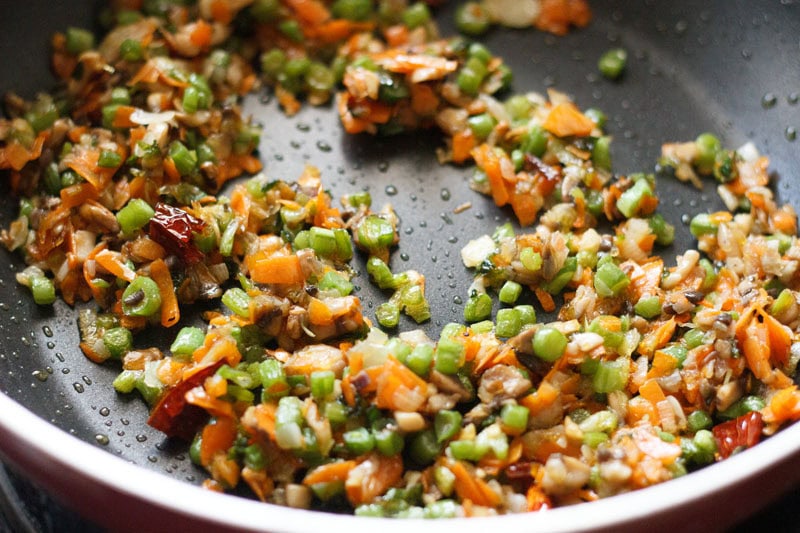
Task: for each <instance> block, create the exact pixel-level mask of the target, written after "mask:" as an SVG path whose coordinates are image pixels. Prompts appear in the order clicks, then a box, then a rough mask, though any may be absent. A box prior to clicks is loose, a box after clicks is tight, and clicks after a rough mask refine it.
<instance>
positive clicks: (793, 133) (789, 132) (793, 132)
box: [783, 126, 797, 141]
mask: <svg viewBox="0 0 800 533" xmlns="http://www.w3.org/2000/svg"><path fill="white" fill-rule="evenodd" d="M783 134H784V135H785V136H786V140H787V141H793V140H795V139H797V129H795V127H794V126H789V127H787V128H786V131H784V132H783Z"/></svg>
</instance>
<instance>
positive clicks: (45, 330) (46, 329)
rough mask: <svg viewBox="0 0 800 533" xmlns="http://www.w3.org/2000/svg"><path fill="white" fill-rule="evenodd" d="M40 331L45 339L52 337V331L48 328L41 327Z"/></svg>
mask: <svg viewBox="0 0 800 533" xmlns="http://www.w3.org/2000/svg"><path fill="white" fill-rule="evenodd" d="M42 331H43V332H44V335H45V337H52V336H53V330H52V329H50V326H42Z"/></svg>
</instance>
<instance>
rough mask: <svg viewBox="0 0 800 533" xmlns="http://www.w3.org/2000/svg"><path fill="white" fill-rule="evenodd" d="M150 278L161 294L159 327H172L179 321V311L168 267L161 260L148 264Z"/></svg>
mask: <svg viewBox="0 0 800 533" xmlns="http://www.w3.org/2000/svg"><path fill="white" fill-rule="evenodd" d="M150 276H151V277H152V278H153V281H155V282H156V285H158V291H159V293H161V325H162V326H164V327H165V328H169V327H172V326H174V325H175V324H177V323H178V321H179V320H180V319H181V310H180V307H179V306H178V298H177V297H176V296H175V287H174V286H173V284H172V275H171V274H170V271H169V267H168V266H167V264H166V263H165V262H164V261H163V260H162V259H156V260H155V261H153V262H152V263H150Z"/></svg>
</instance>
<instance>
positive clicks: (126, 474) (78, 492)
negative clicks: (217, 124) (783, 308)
mask: <svg viewBox="0 0 800 533" xmlns="http://www.w3.org/2000/svg"><path fill="white" fill-rule="evenodd" d="M455 3H456V2H450V4H451V5H447V6H445V7H444V8H442V9H440V10H439V11H438V12H437V13H438V14H437V18H438V19H439V20H440V21H441V25H442V27H443V31H444V33H445V34H452V33H453V30H452V24H451V21H452V19H453V10H454V7H455V6H454V4H455ZM9 4H10V5H9ZM591 5H592V7H593V10H594V19H593V21H592V23H591V25H590V26H589V27H587V28H585V29H582V30H576V31H574V32H572V33H571V34H569V35H568V36H566V37H560V38H556V37H553V36H550V35H547V34H543V33H539V32H535V31H533V30H526V31H518V30H503V29H494V30H492V32H491V33H490V34H489V35H488V36H487V37H486V38H485V39H484V41H485V42H486V43H487V44H488V45H489V47H490V49H492V50H493V51H495V52H496V53H498V54H500V55H502V56H503V58H504V59H505V60H506V61H507V62H508V63H509V64H510V65H511V67H512V68H513V70H514V73H515V83H514V86H515V91H517V92H521V91H528V90H533V91H538V92H543V91H544V90H546V89H547V88H548V87H551V86H554V87H557V88H559V89H560V90H563V91H566V92H568V93H569V94H570V95H572V96H573V98H574V99H575V101H576V102H577V103H578V104H579V105H580V106H581V107H582V108H586V107H599V108H601V109H603V110H604V111H605V112H606V114H607V115H608V116H609V118H610V120H609V125H608V128H607V129H608V131H609V132H610V133H611V134H612V135H613V136H614V137H615V141H614V144H613V147H612V155H613V158H614V168H615V170H616V171H617V172H621V173H628V172H635V171H642V170H645V171H649V170H651V169H652V167H653V163H654V161H656V159H657V157H658V154H659V153H660V145H661V144H662V143H663V142H666V141H675V140H688V139H693V138H694V137H695V136H696V135H697V134H698V133H699V132H702V131H712V132H715V133H717V134H718V135H719V136H720V138H721V139H722V142H723V145H725V146H729V147H737V146H740V145H741V144H743V143H745V142H748V141H752V142H753V143H754V144H755V145H756V146H757V147H758V148H759V149H760V150H761V151H762V153H764V154H766V155H768V156H769V157H770V160H771V167H770V168H771V170H772V171H773V172H774V173H775V174H776V176H775V178H776V180H775V189H776V191H777V193H778V196H779V199H780V200H781V201H783V202H789V203H792V204H793V205H796V206H800V187H798V184H797V182H796V180H797V177H796V172H797V168H798V157H797V148H798V146H800V141H798V142H793V136H792V135H791V131H792V130H791V129H787V128H792V127H794V128H800V104H798V102H797V91H800V47H799V46H798V36H800V6H798V5H796V4H795V2H794V1H793V0H782V1H780V2H778V1H775V0H773V1H770V2H766V1H764V2H758V3H757V7H756V4H755V3H754V2H751V1H748V0H737V1H731V0H719V1H714V2H690V1H687V2H659V1H654V0H649V1H648V0H645V1H640V2H625V3H624V6H623V3H620V2H615V1H613V0H594V1H592V2H591ZM94 7H96V6H95V2H92V1H89V0H82V1H78V0H75V1H72V2H49V1H47V0H27V1H24V2H13V3H8V2H6V3H4V5H3V15H2V17H0V35H2V36H3V37H2V39H0V91H2V92H5V91H8V90H14V91H16V92H18V93H20V94H22V95H24V96H28V97H30V96H32V95H33V94H34V93H35V92H36V91H37V90H41V89H47V88H48V87H50V86H51V84H52V80H51V78H50V76H49V74H48V42H49V37H50V35H51V34H52V33H53V32H54V31H57V30H63V29H64V28H65V27H67V26H69V25H77V26H84V27H91V26H92V21H93V13H95V12H96V10H95V9H93V8H94ZM618 46H623V47H625V48H626V49H627V50H628V51H629V53H630V54H629V61H628V66H627V70H626V72H625V74H624V76H623V78H622V79H621V80H619V81H618V82H610V81H608V80H605V79H604V78H602V77H601V76H599V74H598V72H597V67H596V62H597V58H598V57H599V55H600V54H601V53H602V52H603V51H605V50H606V49H608V48H611V47H618ZM245 110H246V112H248V113H252V114H253V115H254V116H255V117H256V118H257V119H258V120H260V121H261V122H263V123H264V125H265V130H264V135H263V137H262V140H261V146H260V153H261V156H262V160H263V161H264V162H265V167H266V172H267V173H268V174H269V175H270V176H271V177H274V178H284V179H294V178H295V177H297V176H298V175H299V174H300V172H301V171H302V168H303V166H304V165H305V164H306V163H309V162H310V163H313V164H315V165H316V166H318V167H319V168H320V169H321V170H322V174H323V179H324V182H325V183H326V185H327V186H328V187H329V188H330V189H331V190H333V191H334V193H335V194H337V195H338V194H342V193H346V192H352V191H357V190H362V189H366V190H369V191H370V193H371V194H372V197H373V202H374V203H375V204H376V205H378V206H380V205H382V204H384V203H391V204H392V205H393V206H394V207H395V209H396V211H397V212H398V214H399V215H400V217H401V228H400V231H401V242H400V246H399V249H398V250H396V251H395V252H394V253H393V256H392V260H391V261H392V267H393V269H395V270H400V269H409V268H413V269H417V270H419V271H420V272H423V273H424V274H425V275H426V276H427V280H428V281H427V293H428V298H429V301H430V304H431V306H432V309H433V316H434V318H433V319H432V320H431V321H430V322H429V323H428V324H425V325H423V326H422V327H423V328H424V329H426V330H427V331H428V333H429V334H435V333H436V332H437V331H438V329H439V328H441V326H442V325H443V324H444V323H446V322H449V321H459V320H460V319H461V317H462V311H463V304H462V303H461V302H462V301H463V300H464V299H466V296H467V295H466V290H467V287H468V286H469V284H470V282H471V274H470V273H469V272H467V271H466V269H465V268H464V267H463V266H462V265H461V263H460V256H459V250H460V248H461V247H462V246H463V245H464V244H466V242H467V241H468V240H469V239H472V238H475V237H477V236H480V235H482V234H485V233H490V232H491V231H492V230H493V229H494V227H495V226H497V225H498V224H500V223H504V222H506V221H508V220H510V219H511V218H512V217H511V215H510V212H508V211H503V210H499V209H497V208H496V207H495V206H494V205H493V204H492V202H491V200H490V199H488V198H484V197H481V196H479V195H477V194H476V193H473V192H472V191H470V190H469V189H468V187H467V181H468V179H469V176H470V170H469V169H468V168H460V167H456V166H440V165H439V164H438V163H437V162H436V160H435V157H434V147H435V146H437V145H438V144H440V143H441V140H440V139H439V137H438V136H437V135H436V134H435V133H433V132H422V133H418V134H414V135H406V136H399V137H392V138H385V139H381V138H370V137H363V136H358V137H349V136H345V135H344V134H343V133H342V132H341V130H340V128H339V125H338V121H337V119H336V117H335V114H334V113H333V112H332V110H331V109H329V108H323V109H314V108H310V107H306V108H304V109H303V111H302V112H301V113H299V114H298V115H297V116H296V117H294V118H292V119H288V118H286V117H285V116H284V115H282V114H281V113H280V112H279V110H278V109H277V107H276V105H275V103H274V102H272V101H270V99H269V97H268V95H265V94H262V95H253V96H251V97H248V99H247V100H246V102H245ZM3 192H4V193H5V194H2V195H0V196H2V197H1V198H0V218H2V223H3V225H6V224H8V222H9V221H10V220H11V218H12V217H13V216H14V214H15V213H16V201H17V200H16V199H14V198H12V197H10V195H9V194H8V193H7V190H6V189H4V190H3ZM658 194H659V196H660V197H661V198H662V202H661V206H660V210H661V212H662V213H663V214H664V216H665V217H666V218H667V219H668V220H670V221H671V222H672V223H674V224H675V225H676V226H677V232H676V239H675V242H676V244H675V249H674V250H667V252H666V255H667V256H670V255H672V256H674V254H675V253H677V252H679V251H680V249H682V248H686V247H688V246H692V243H693V241H692V238H691V236H690V234H689V232H688V226H687V224H686V222H685V221H686V220H688V217H691V216H693V215H694V214H696V213H698V212H701V211H707V210H716V209H719V208H721V204H720V203H719V201H718V199H717V197H716V193H715V192H714V187H713V185H712V184H711V183H706V185H705V188H704V189H703V190H702V191H698V190H696V189H693V188H691V187H690V186H687V185H684V184H680V183H677V182H675V181H670V180H661V181H659V183H658ZM467 202H469V203H470V205H471V207H470V208H469V209H467V210H465V211H463V212H460V213H458V214H456V213H455V212H454V208H455V207H456V206H460V205H462V204H465V203H467ZM0 254H2V260H0V391H2V393H3V394H0V455H1V456H2V458H3V459H4V460H5V461H8V462H10V463H11V464H12V465H14V466H15V468H17V469H18V470H20V471H22V472H24V473H25V474H26V475H27V476H29V477H30V478H31V479H32V480H33V481H34V482H35V483H37V484H39V485H40V486H42V487H44V488H45V489H46V490H48V491H49V492H50V493H52V494H53V495H54V496H55V497H56V498H57V499H58V500H59V501H61V502H64V503H66V504H67V505H69V506H70V507H72V508H75V509H77V510H78V511H79V512H80V513H82V514H83V515H85V516H87V517H88V518H90V519H92V520H95V521H97V522H99V523H101V524H103V525H105V526H107V527H111V528H114V529H127V530H152V529H162V530H166V529H172V528H178V527H180V529H188V527H201V528H202V529H211V528H216V529H221V528H227V529H231V530H252V529H267V530H272V531H290V530H291V531H323V530H333V531H338V530H340V529H344V528H348V529H350V530H360V529H362V528H364V529H366V528H367V527H369V528H370V529H372V528H376V527H379V528H382V529H383V530H385V531H387V532H388V531H400V530H401V529H402V530H407V528H408V527H409V524H408V523H407V522H403V521H386V520H382V519H368V520H366V519H356V518H353V517H349V516H342V515H333V514H325V513H316V512H306V511H297V510H291V509H285V508H278V507H275V506H271V505H265V504H261V503H258V502H254V501H251V500H248V499H245V498H237V497H234V496H229V495H220V494H215V493H211V492H207V491H203V490H201V489H199V488H197V487H196V485H198V484H199V483H200V481H201V480H202V479H203V473H202V472H201V471H200V470H199V469H197V468H196V467H194V466H193V465H192V464H191V462H190V461H189V459H188V454H187V450H186V448H185V445H182V444H181V443H177V442H173V441H170V440H167V439H165V438H164V437H163V435H161V434H160V433H158V432H156V431H155V430H152V429H151V428H149V427H148V426H147V425H146V424H145V420H146V418H147V409H146V407H145V405H144V403H143V402H142V401H141V400H140V399H139V398H137V397H135V396H119V395H117V394H116V393H115V392H114V391H113V389H112V387H111V381H112V380H113V378H114V376H115V375H116V373H117V372H118V371H119V369H118V368H116V367H114V366H113V365H111V364H108V365H103V366H98V365H95V364H93V363H91V362H89V361H87V360H86V359H85V358H84V357H83V355H82V354H81V353H80V350H78V348H77V345H78V331H77V326H76V316H77V309H73V308H70V307H68V306H66V305H65V304H63V303H61V302H57V303H56V304H55V305H54V306H53V307H52V308H45V307H38V306H36V305H35V304H34V303H33V301H32V299H31V298H30V296H29V294H28V293H27V290H26V289H24V288H21V287H19V286H18V285H17V284H16V283H15V281H14V273H15V272H16V271H18V270H19V269H20V266H21V261H20V259H19V258H18V257H17V256H12V255H11V254H8V253H5V252H0ZM354 266H355V267H356V268H357V269H360V270H363V267H364V263H363V258H357V259H356V260H355V261H354ZM356 285H357V286H358V287H359V295H360V296H361V297H362V299H363V300H364V302H365V310H366V313H367V315H368V316H374V307H376V306H377V304H378V303H380V302H381V301H383V299H384V298H385V295H382V294H380V293H379V292H377V291H376V289H374V288H373V287H372V285H371V284H370V283H369V282H368V281H367V280H366V279H364V278H360V279H359V280H357V281H356ZM411 326H412V324H410V323H407V322H406V323H402V324H401V327H404V328H409V327H411ZM148 335H150V334H149V333H148ZM163 341H164V339H153V338H145V337H143V336H140V337H139V338H137V339H136V341H135V342H136V343H137V346H146V345H148V344H152V343H158V342H163ZM798 459H800V425H795V426H792V427H789V428H787V429H786V430H784V431H783V432H781V433H779V434H778V435H776V436H774V437H772V438H770V439H768V440H767V441H765V442H763V443H762V444H759V445H758V446H756V447H755V448H753V449H750V450H747V451H745V452H743V453H741V454H738V455H736V456H734V457H732V458H731V459H729V460H727V461H725V462H723V463H720V464H716V465H712V466H710V467H708V468H706V469H704V470H702V471H700V472H697V473H693V474H690V475H689V476H687V477H684V478H681V479H678V480H675V481H671V482H669V483H666V484H662V485H659V486H656V487H652V488H648V489H645V490H642V491H638V492H635V493H632V494H627V495H623V496H618V497H613V498H609V499H607V500H604V501H600V502H596V503H592V504H582V505H579V506H577V507H572V508H567V509H556V510H552V511H548V512H546V513H538V514H533V515H519V516H507V517H499V518H492V519H487V520H484V519H471V520H467V521H464V520H457V521H453V522H448V523H447V526H448V527H454V528H458V529H459V530H460V531H478V530H484V529H485V528H487V527H489V528H502V529H504V530H506V531H518V530H520V531H521V530H525V531H529V530H534V529H536V530H548V531H557V530H611V529H613V530H620V529H624V528H630V529H639V528H643V527H647V528H649V529H653V530H669V529H674V528H676V527H681V528H684V529H688V530H702V529H709V528H710V529H719V528H722V527H725V526H728V525H730V524H733V523H735V522H736V521H738V520H741V519H742V518H743V517H745V516H747V515H748V514H750V513H752V512H753V511H754V510H756V509H757V508H759V507H760V506H763V505H764V504H765V503H766V502H768V501H769V500H770V499H772V498H775V497H776V496H777V495H778V494H780V493H782V492H785V491H786V490H788V489H790V488H792V487H797V483H798V481H800V463H798V461H797V460H798ZM441 525H442V524H441V523H436V524H435V525H433V524H432V523H430V522H426V523H424V524H414V525H413V526H412V527H419V528H422V529H423V530H424V529H428V528H429V527H431V528H432V527H437V528H438V527H441Z"/></svg>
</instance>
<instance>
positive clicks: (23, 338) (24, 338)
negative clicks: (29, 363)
mask: <svg viewBox="0 0 800 533" xmlns="http://www.w3.org/2000/svg"><path fill="white" fill-rule="evenodd" d="M20 342H22V344H24V345H25V346H30V345H31V341H30V339H28V337H22V338H20Z"/></svg>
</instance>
